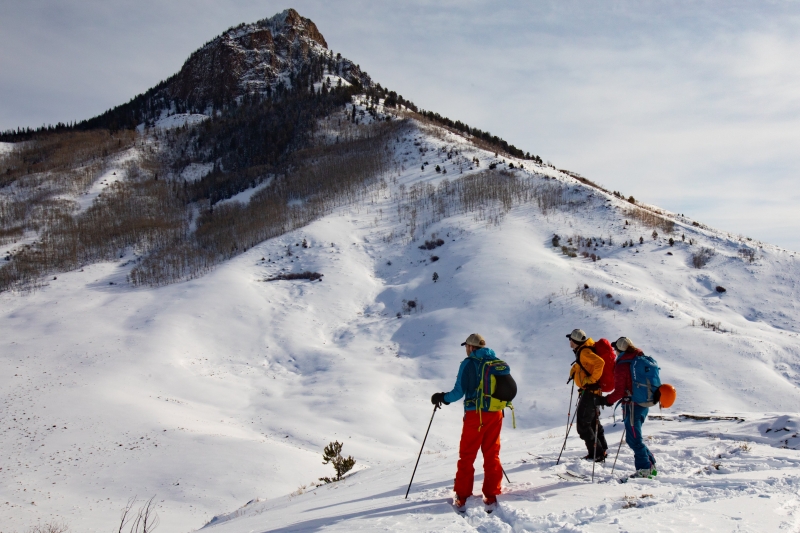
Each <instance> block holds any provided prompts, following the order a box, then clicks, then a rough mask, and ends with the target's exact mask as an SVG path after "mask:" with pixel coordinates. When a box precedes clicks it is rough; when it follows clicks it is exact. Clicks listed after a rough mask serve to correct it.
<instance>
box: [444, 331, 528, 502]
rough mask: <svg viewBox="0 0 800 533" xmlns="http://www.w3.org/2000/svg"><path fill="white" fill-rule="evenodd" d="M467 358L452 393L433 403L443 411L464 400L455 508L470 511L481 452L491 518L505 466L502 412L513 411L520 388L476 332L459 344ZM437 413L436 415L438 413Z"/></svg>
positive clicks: (484, 487)
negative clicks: (501, 432)
mask: <svg viewBox="0 0 800 533" xmlns="http://www.w3.org/2000/svg"><path fill="white" fill-rule="evenodd" d="M461 346H465V347H466V352H467V357H466V358H465V359H464V360H463V361H461V365H460V366H459V367H458V376H457V377H456V383H455V385H454V386H453V390H451V391H450V392H447V393H445V392H437V393H436V394H434V395H433V396H432V397H431V403H433V404H434V405H437V406H440V405H441V404H445V405H448V404H450V403H452V402H456V401H458V400H460V399H461V398H462V397H464V425H463V428H462V430H461V442H460V444H459V449H458V466H457V469H456V478H455V483H454V487H453V488H454V490H455V493H456V496H455V498H454V499H453V505H454V506H455V508H456V510H457V511H459V512H461V513H463V512H465V511H466V501H467V498H469V497H470V496H472V487H473V483H474V479H475V466H474V463H475V459H476V458H477V456H478V450H481V451H482V452H483V474H484V477H483V490H482V492H483V496H484V498H483V502H484V504H485V506H486V508H485V510H486V512H487V513H491V512H492V511H494V510H495V509H496V508H497V495H498V494H500V492H501V483H502V481H503V467H502V465H501V464H500V429H501V428H502V427H503V416H504V415H503V409H505V408H506V407H511V409H512V415H513V407H512V406H511V403H510V402H511V400H512V399H513V398H514V396H515V395H516V393H517V384H516V383H515V382H514V378H512V377H511V373H510V369H509V367H508V365H507V364H506V363H505V362H504V361H501V360H500V359H498V358H497V356H496V355H495V353H494V350H492V349H490V348H487V347H486V341H485V340H484V338H483V337H482V336H480V335H479V334H477V333H473V334H471V335H470V336H469V337H468V338H467V340H466V341H464V342H463V343H461ZM434 412H435V411H434Z"/></svg>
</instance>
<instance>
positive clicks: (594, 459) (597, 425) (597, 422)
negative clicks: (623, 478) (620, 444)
mask: <svg viewBox="0 0 800 533" xmlns="http://www.w3.org/2000/svg"><path fill="white" fill-rule="evenodd" d="M594 409H595V411H594V416H595V419H594V451H593V452H592V454H593V455H592V483H594V465H596V464H597V430H598V429H599V428H600V408H599V407H595V408H594ZM606 446H608V445H606Z"/></svg>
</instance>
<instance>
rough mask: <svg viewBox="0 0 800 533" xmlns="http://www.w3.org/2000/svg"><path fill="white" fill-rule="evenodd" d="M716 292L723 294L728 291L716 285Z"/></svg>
mask: <svg viewBox="0 0 800 533" xmlns="http://www.w3.org/2000/svg"><path fill="white" fill-rule="evenodd" d="M717 292H719V293H723V292H728V290H727V289H726V288H725V287H723V286H722V285H717Z"/></svg>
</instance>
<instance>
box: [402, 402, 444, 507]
mask: <svg viewBox="0 0 800 533" xmlns="http://www.w3.org/2000/svg"><path fill="white" fill-rule="evenodd" d="M438 408H439V406H438V405H434V406H433V414H431V421H430V422H428V429H427V431H425V438H424V439H422V446H420V447H419V455H418V456H417V463H416V464H415V465H414V471H413V472H412V473H411V481H409V482H408V488H407V489H406V496H405V498H404V499H406V500H407V499H408V492H409V491H410V490H411V484H412V483H413V482H414V474H416V473H417V467H418V466H419V458H420V457H422V449H423V448H424V447H425V441H426V440H428V432H430V430H431V424H433V416H434V415H435V414H436V410H437V409H438Z"/></svg>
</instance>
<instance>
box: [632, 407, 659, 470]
mask: <svg viewBox="0 0 800 533" xmlns="http://www.w3.org/2000/svg"><path fill="white" fill-rule="evenodd" d="M648 412H650V408H649V407H641V406H639V405H636V406H634V408H633V413H634V422H635V424H636V426H635V427H636V430H637V432H638V433H639V435H640V436H641V440H642V456H641V457H639V456H637V455H634V458H635V461H636V470H641V469H645V468H650V469H653V468H655V466H656V458H655V457H653V454H652V453H650V450H649V449H648V448H647V445H646V444H645V443H644V435H642V424H644V422H645V420H647V413H648Z"/></svg>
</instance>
